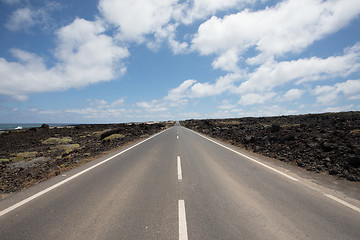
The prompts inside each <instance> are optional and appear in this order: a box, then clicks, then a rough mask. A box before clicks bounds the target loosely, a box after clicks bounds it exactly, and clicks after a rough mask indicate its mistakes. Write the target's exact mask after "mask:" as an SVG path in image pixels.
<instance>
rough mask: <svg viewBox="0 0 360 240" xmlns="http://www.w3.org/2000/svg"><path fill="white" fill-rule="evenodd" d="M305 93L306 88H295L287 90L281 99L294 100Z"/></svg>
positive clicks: (283, 100)
mask: <svg viewBox="0 0 360 240" xmlns="http://www.w3.org/2000/svg"><path fill="white" fill-rule="evenodd" d="M303 94H304V90H301V89H296V88H293V89H290V90H289V91H287V92H286V93H285V94H284V96H283V97H282V98H281V99H280V101H282V102H288V101H293V100H296V99H299V98H301V96H302V95H303Z"/></svg>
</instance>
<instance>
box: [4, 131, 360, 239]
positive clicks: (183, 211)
mask: <svg viewBox="0 0 360 240" xmlns="http://www.w3.org/2000/svg"><path fill="white" fill-rule="evenodd" d="M220 144H221V143H220ZM220 144H219V142H217V141H214V140H212V139H206V138H204V137H202V136H200V135H198V134H196V133H194V132H192V131H190V130H188V129H185V128H183V127H180V126H178V124H177V125H176V126H175V127H172V128H170V129H168V130H166V131H164V132H162V133H160V134H158V135H156V136H154V137H152V138H150V139H148V140H146V141H144V142H141V143H138V144H136V145H134V146H132V147H130V148H129V147H128V148H124V149H122V150H120V151H118V152H117V153H113V154H112V155H108V156H104V157H102V158H99V159H97V160H94V161H93V162H91V163H89V164H87V165H84V166H81V167H78V168H76V169H73V170H71V171H69V172H67V173H66V175H64V176H58V177H56V178H53V179H51V180H49V181H46V182H44V183H42V184H39V185H37V186H35V187H32V188H30V189H28V190H26V191H24V192H21V193H18V194H15V195H13V196H11V197H9V198H7V199H4V200H2V201H0V239H132V240H134V239H136V240H138V239H180V240H186V239H190V240H193V239H194V240H195V239H197V240H200V239H202V240H203V239H207V240H210V239H359V238H360V208H359V206H360V204H359V201H358V200H359V199H356V198H349V197H347V198H346V199H344V198H343V197H341V196H342V195H341V194H338V195H337V194H336V192H335V191H332V190H331V189H327V188H324V187H320V186H319V187H317V186H314V184H309V183H308V182H307V181H306V180H305V179H303V178H301V177H300V176H299V175H297V174H296V173H294V172H289V171H286V169H284V168H282V167H279V166H277V165H274V164H272V163H271V162H267V161H266V160H263V159H258V158H256V157H253V156H252V157H250V158H249V157H246V156H243V155H242V154H243V152H241V151H240V150H236V149H235V148H233V147H232V146H228V145H225V144H221V145H220ZM224 146H225V147H224ZM114 154H116V155H115V156H114ZM111 156H114V157H111ZM89 168H90V169H89ZM52 186H53V187H52ZM49 187H50V189H49ZM39 192H40V194H38V195H34V194H37V193H39ZM23 200H24V201H23ZM21 201H22V202H21ZM19 202H20V203H21V204H18V205H16V204H17V203H19Z"/></svg>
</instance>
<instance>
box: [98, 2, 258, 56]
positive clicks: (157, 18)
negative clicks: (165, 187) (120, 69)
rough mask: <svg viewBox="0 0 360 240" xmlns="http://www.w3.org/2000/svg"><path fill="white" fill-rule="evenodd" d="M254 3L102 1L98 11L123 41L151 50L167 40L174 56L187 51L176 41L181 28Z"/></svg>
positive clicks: (183, 43) (184, 45) (185, 47)
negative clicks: (221, 12) (145, 45)
mask: <svg viewBox="0 0 360 240" xmlns="http://www.w3.org/2000/svg"><path fill="white" fill-rule="evenodd" d="M252 2H256V0H223V1H218V0H211V1H209V0H189V1H178V0H122V1H116V0H100V2H99V10H100V12H101V14H102V16H104V18H105V19H106V20H107V21H108V22H110V23H112V24H114V25H115V26H117V27H118V30H119V34H118V38H119V39H120V40H124V41H135V42H138V43H144V42H146V43H147V46H148V47H149V48H151V49H157V48H158V47H159V46H160V45H161V43H163V41H165V40H167V42H168V44H169V46H170V48H171V49H172V50H173V52H174V53H180V52H185V51H186V50H187V48H188V43H187V42H185V41H183V42H181V41H178V40H176V29H177V27H178V26H179V24H191V23H193V22H194V21H195V20H199V19H204V18H206V17H208V16H209V15H211V14H215V13H216V12H217V11H222V10H226V9H229V8H235V9H241V8H243V7H244V3H252ZM154 38H155V40H154Z"/></svg>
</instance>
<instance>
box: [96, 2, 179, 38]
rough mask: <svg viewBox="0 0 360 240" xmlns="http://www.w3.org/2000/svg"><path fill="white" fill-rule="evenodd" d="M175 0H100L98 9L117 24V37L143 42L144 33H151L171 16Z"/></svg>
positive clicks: (157, 29)
mask: <svg viewBox="0 0 360 240" xmlns="http://www.w3.org/2000/svg"><path fill="white" fill-rule="evenodd" d="M176 2H177V0H170V1H165V0H123V1H115V0H101V1H100V2H99V9H100V11H101V13H102V14H103V15H104V17H105V18H106V19H107V20H108V21H109V22H111V23H113V24H115V25H117V26H119V30H120V35H119V38H121V39H124V40H132V41H138V42H143V41H144V35H146V34H153V33H155V32H157V31H159V30H161V28H162V27H163V26H164V25H166V24H167V23H168V22H169V21H170V20H171V17H172V8H173V5H174V4H176Z"/></svg>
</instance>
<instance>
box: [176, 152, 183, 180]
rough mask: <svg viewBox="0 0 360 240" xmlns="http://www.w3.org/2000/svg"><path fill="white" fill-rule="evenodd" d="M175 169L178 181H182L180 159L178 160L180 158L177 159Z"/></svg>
mask: <svg viewBox="0 0 360 240" xmlns="http://www.w3.org/2000/svg"><path fill="white" fill-rule="evenodd" d="M177 167H178V180H182V171H181V159H180V156H178V157H177Z"/></svg>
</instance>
